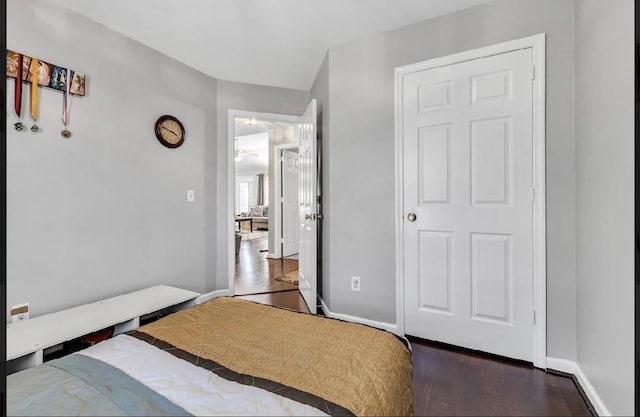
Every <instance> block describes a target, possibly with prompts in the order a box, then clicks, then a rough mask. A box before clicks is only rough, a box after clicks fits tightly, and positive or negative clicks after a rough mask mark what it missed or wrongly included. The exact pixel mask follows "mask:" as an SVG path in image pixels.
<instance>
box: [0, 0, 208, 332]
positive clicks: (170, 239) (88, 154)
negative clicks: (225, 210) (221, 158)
mask: <svg viewBox="0 0 640 417" xmlns="http://www.w3.org/2000/svg"><path fill="white" fill-rule="evenodd" d="M7 16H8V19H7V46H8V48H9V49H12V50H15V51H18V52H22V53H24V54H26V55H29V56H36V57H39V58H41V59H43V60H45V61H47V62H50V63H53V64H58V65H61V66H67V67H70V68H72V69H74V70H76V71H78V72H84V73H86V75H87V83H86V86H87V94H86V96H84V97H76V96H74V97H72V98H71V100H70V116H69V120H70V126H69V129H70V130H71V131H72V132H73V136H72V137H71V138H70V139H63V138H62V137H61V136H60V131H61V130H62V128H63V126H62V122H61V121H60V119H61V112H62V93H61V92H59V91H57V90H52V89H48V88H39V97H40V102H39V120H38V125H39V126H40V127H41V131H40V132H39V133H32V132H31V131H29V130H28V129H27V130H26V131H22V132H17V131H15V130H13V123H14V122H15V121H16V120H17V116H16V115H15V113H14V112H13V110H12V111H10V112H9V111H8V112H7V126H8V127H9V129H8V130H7V320H10V313H9V309H10V307H11V305H12V304H16V303H20V302H25V301H29V302H30V303H31V314H32V315H33V316H38V315H42V314H45V313H49V312H52V311H55V310H59V309H64V308H68V307H71V306H75V305H79V304H83V303H87V302H91V301H95V300H98V299H101V298H105V297H109V296H113V295H117V294H121V293H124V292H128V291H133V290H137V289H140V288H143V287H147V286H151V285H156V284H170V285H176V286H180V287H183V288H186V289H189V290H194V291H199V292H200V291H204V290H206V289H207V288H210V287H212V286H213V285H212V283H210V282H207V276H210V274H207V272H208V271H213V270H215V262H216V258H215V257H214V256H207V251H206V250H205V248H206V242H207V241H208V240H207V237H208V236H213V235H214V234H215V224H213V223H211V222H206V221H205V212H206V211H209V210H214V211H215V206H211V202H212V201H213V200H211V201H209V200H208V197H209V190H212V191H214V190H215V189H214V188H212V187H211V185H210V184H209V180H208V179H207V177H211V178H212V177H213V175H214V173H215V170H216V165H215V164H216V160H215V158H214V157H213V156H214V155H215V153H214V152H215V147H213V146H209V144H210V143H211V142H210V141H213V140H214V139H215V133H216V107H215V106H216V101H215V97H216V80H214V79H212V78H210V77H207V76H205V75H203V74H202V73H200V72H198V71H195V70H193V69H191V68H189V67H187V66H185V65H183V64H182V63H180V62H178V61H175V60H173V59H169V58H167V57H166V56H164V55H162V54H160V53H158V52H156V51H154V50H151V49H149V48H146V47H144V46H142V45H141V44H139V43H137V42H134V41H132V40H130V39H128V38H125V37H124V36H122V35H120V34H118V33H116V32H113V31H111V30H108V29H106V28H105V27H103V26H101V25H98V24H96V23H94V22H92V21H90V20H88V19H86V18H83V17H81V16H79V15H76V14H74V13H70V12H66V11H62V10H60V9H58V8H57V7H55V6H53V5H51V4H49V2H46V1H38V0H32V1H22V0H20V1H19V0H10V1H8V4H7ZM177 81H179V82H177ZM23 90H24V91H23V92H24V96H23V109H22V115H23V121H25V122H26V124H27V125H28V126H31V120H30V118H29V116H28V115H29V97H28V90H29V88H28V85H27V84H24V88H23ZM7 91H8V92H9V91H10V92H11V93H10V94H7V104H6V106H7V107H6V108H7V109H13V100H12V98H11V97H13V79H7ZM10 96H11V97H10ZM162 114H173V115H175V116H177V117H178V118H179V119H180V120H182V122H183V123H184V125H185V127H186V131H187V136H186V140H185V143H184V145H182V146H181V147H180V148H177V149H169V148H166V147H164V146H162V145H160V143H159V142H158V141H157V139H156V138H155V135H154V133H153V128H154V123H155V121H156V119H157V118H158V117H159V116H160V115H162ZM187 189H194V190H195V193H196V194H195V195H196V202H195V203H187V202H186V190H187Z"/></svg>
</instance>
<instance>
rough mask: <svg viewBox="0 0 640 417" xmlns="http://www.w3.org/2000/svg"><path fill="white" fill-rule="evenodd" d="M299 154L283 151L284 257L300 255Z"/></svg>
mask: <svg viewBox="0 0 640 417" xmlns="http://www.w3.org/2000/svg"><path fill="white" fill-rule="evenodd" d="M299 165H300V158H299V156H298V152H292V151H287V150H283V151H282V165H281V166H282V177H281V178H282V240H283V241H282V256H283V257H287V256H291V255H295V254H296V253H298V229H299V228H300V226H299V214H298V205H299V203H298V199H299V193H298V185H299V184H298V177H299V175H298V171H299Z"/></svg>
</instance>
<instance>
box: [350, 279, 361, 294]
mask: <svg viewBox="0 0 640 417" xmlns="http://www.w3.org/2000/svg"><path fill="white" fill-rule="evenodd" d="M351 291H360V277H351Z"/></svg>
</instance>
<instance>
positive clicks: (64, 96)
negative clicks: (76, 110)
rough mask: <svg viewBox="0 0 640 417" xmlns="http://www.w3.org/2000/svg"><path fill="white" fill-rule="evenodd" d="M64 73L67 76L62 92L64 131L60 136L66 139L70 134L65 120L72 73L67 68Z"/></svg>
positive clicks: (67, 115)
mask: <svg viewBox="0 0 640 417" xmlns="http://www.w3.org/2000/svg"><path fill="white" fill-rule="evenodd" d="M65 71H66V72H67V76H66V79H65V84H66V86H65V89H64V91H63V92H62V124H63V125H64V130H63V131H61V132H60V134H61V135H62V137H64V138H68V137H69V136H71V132H70V131H69V130H67V119H68V117H69V104H68V100H69V92H70V91H71V80H73V73H72V71H71V70H70V69H69V68H67V69H66V70H65Z"/></svg>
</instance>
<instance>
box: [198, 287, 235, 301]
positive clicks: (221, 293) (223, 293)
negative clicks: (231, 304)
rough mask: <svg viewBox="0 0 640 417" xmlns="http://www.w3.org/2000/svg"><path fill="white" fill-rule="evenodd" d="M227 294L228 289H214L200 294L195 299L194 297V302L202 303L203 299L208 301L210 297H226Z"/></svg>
mask: <svg viewBox="0 0 640 417" xmlns="http://www.w3.org/2000/svg"><path fill="white" fill-rule="evenodd" d="M228 295H229V290H216V291H211V292H208V293H206V294H201V295H200V296H199V297H198V298H197V299H196V304H202V303H204V302H205V301H209V300H211V299H214V298H217V297H226V296H228Z"/></svg>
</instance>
